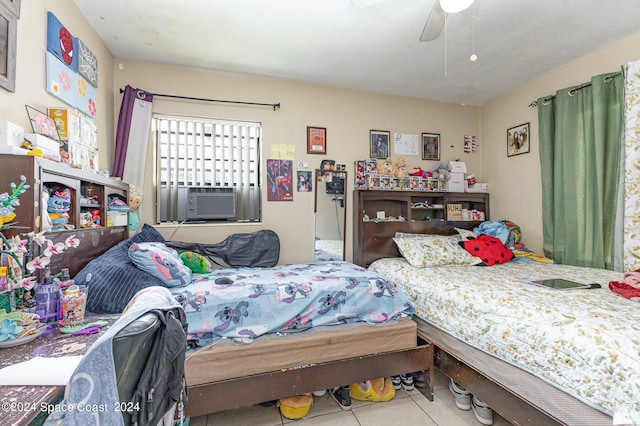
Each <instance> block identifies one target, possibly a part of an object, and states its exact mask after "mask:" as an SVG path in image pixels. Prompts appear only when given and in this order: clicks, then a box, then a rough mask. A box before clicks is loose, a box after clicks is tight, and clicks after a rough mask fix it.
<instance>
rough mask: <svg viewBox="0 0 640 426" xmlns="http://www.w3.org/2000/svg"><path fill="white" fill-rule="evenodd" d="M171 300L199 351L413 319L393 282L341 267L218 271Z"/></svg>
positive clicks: (180, 289) (194, 281) (175, 290)
mask: <svg viewBox="0 0 640 426" xmlns="http://www.w3.org/2000/svg"><path fill="white" fill-rule="evenodd" d="M171 292H172V293H173V294H174V295H175V296H176V297H177V298H178V300H180V301H181V303H182V306H183V307H184V310H185V312H186V314H187V320H188V323H189V330H188V331H189V333H190V337H191V338H192V339H193V340H194V341H195V342H196V344H198V345H203V344H206V343H209V342H211V341H215V340H218V339H220V338H223V337H225V338H232V339H241V340H243V341H244V340H251V339H254V338H256V337H258V336H261V335H264V334H267V333H278V332H293V331H300V330H306V329H308V328H311V327H314V326H321V325H330V324H338V323H350V322H365V323H381V322H386V321H390V320H397V319H399V318H400V317H401V316H409V317H411V315H412V314H413V306H412V305H411V303H410V302H409V300H408V299H407V298H406V296H405V295H404V293H403V292H402V290H400V289H399V288H398V287H396V285H395V284H394V283H393V282H392V281H389V280H387V279H385V278H383V277H382V276H381V275H379V274H377V273H375V272H372V271H368V270H366V269H365V268H362V267H360V266H357V265H354V264H352V263H349V262H343V261H333V262H319V263H304V264H289V265H279V266H275V267H273V268H223V269H217V270H215V271H213V272H211V273H208V274H201V275H198V274H196V275H194V277H193V278H192V280H191V283H190V284H189V285H187V286H185V287H174V288H172V289H171Z"/></svg>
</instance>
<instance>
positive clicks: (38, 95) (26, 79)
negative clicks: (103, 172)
mask: <svg viewBox="0 0 640 426" xmlns="http://www.w3.org/2000/svg"><path fill="white" fill-rule="evenodd" d="M21 4H22V7H21V13H20V19H19V20H18V31H17V32H18V34H17V58H16V90H15V93H11V92H8V91H6V90H4V89H0V120H8V121H11V122H13V123H16V124H18V125H20V126H22V127H24V128H25V131H27V132H31V131H32V130H31V125H30V123H29V118H28V116H27V112H26V110H25V105H29V106H32V107H34V108H36V109H39V110H41V111H43V112H46V109H47V108H49V107H60V106H66V104H65V103H64V102H62V101H61V100H59V99H58V98H56V97H54V96H52V95H50V94H48V93H47V91H46V85H45V84H46V69H45V52H46V51H47V12H49V11H51V12H53V14H54V15H56V17H57V18H58V19H59V20H60V22H62V23H63V24H64V25H65V26H66V27H67V28H68V29H69V31H70V32H71V34H73V35H74V36H75V37H78V38H80V39H81V40H82V41H83V42H84V43H85V44H86V45H87V46H88V47H89V48H90V49H91V51H92V52H93V53H94V54H96V56H97V57H98V58H99V60H98V90H97V111H98V117H97V119H96V125H97V126H98V130H99V133H98V148H99V150H100V151H99V152H100V157H99V165H100V168H101V169H110V165H111V163H112V162H113V160H112V159H111V158H112V157H113V154H112V151H113V149H112V148H111V144H112V141H113V111H114V108H113V102H114V94H113V56H112V55H111V53H110V52H109V50H108V49H107V47H106V46H105V44H104V43H103V42H102V41H101V40H100V38H99V37H98V36H97V34H96V33H95V31H94V30H93V28H91V27H90V26H89V24H88V23H87V21H86V20H85V19H84V17H83V16H82V14H81V13H80V12H79V11H78V9H77V8H76V7H75V5H74V4H73V2H71V1H59V0H46V1H45V0H25V1H22V2H21Z"/></svg>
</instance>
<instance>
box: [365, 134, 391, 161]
mask: <svg viewBox="0 0 640 426" xmlns="http://www.w3.org/2000/svg"><path fill="white" fill-rule="evenodd" d="M390 137H391V132H389V131H385V130H371V131H370V132H369V146H370V147H371V152H370V154H371V158H387V157H389V138H390Z"/></svg>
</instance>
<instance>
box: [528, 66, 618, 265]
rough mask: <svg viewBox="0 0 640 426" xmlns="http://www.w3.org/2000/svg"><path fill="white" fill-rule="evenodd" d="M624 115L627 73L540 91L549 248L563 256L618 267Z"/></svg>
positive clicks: (553, 255) (548, 251)
mask: <svg viewBox="0 0 640 426" xmlns="http://www.w3.org/2000/svg"><path fill="white" fill-rule="evenodd" d="M623 115H624V76H623V75H622V73H615V74H603V75H599V76H595V77H593V78H592V79H591V83H587V84H584V85H581V86H575V87H569V88H567V89H562V90H559V91H558V92H556V95H555V97H547V98H540V99H538V125H539V129H538V132H539V141H540V168H541V173H542V221H543V239H544V246H543V248H544V253H545V256H547V257H550V258H552V259H554V260H556V261H557V262H559V263H563V264H568V265H578V266H590V267H598V268H606V269H614V267H615V256H616V252H617V251H618V250H621V247H622V241H620V240H619V239H618V238H616V235H615V231H616V220H617V219H618V216H619V215H620V213H621V212H622V207H623V206H621V205H620V204H621V203H620V202H619V201H618V200H619V197H618V195H619V191H621V190H622V189H623V182H622V181H621V174H620V172H621V170H622V168H621V165H622V162H623V152H624V151H623V150H624V146H623V129H624V120H623ZM620 220H621V217H620ZM616 245H620V247H619V248H617V247H616Z"/></svg>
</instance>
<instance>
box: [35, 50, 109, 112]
mask: <svg viewBox="0 0 640 426" xmlns="http://www.w3.org/2000/svg"><path fill="white" fill-rule="evenodd" d="M46 55H47V60H46V65H47V92H49V93H51V94H52V95H53V96H55V97H56V98H58V99H60V100H61V101H63V102H64V103H66V104H68V105H71V106H72V107H74V108H77V109H78V110H80V111H82V112H83V113H85V114H86V115H87V116H89V117H91V118H96V114H97V112H98V111H97V107H96V95H97V91H96V88H95V87H93V86H92V85H91V84H89V83H88V82H87V80H85V79H84V78H83V77H82V76H81V75H80V74H78V73H75V72H73V71H71V70H70V69H69V68H68V67H67V66H66V65H65V64H64V63H62V62H60V61H59V60H58V59H57V58H56V57H55V56H53V55H52V54H51V53H50V52H47V53H46Z"/></svg>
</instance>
